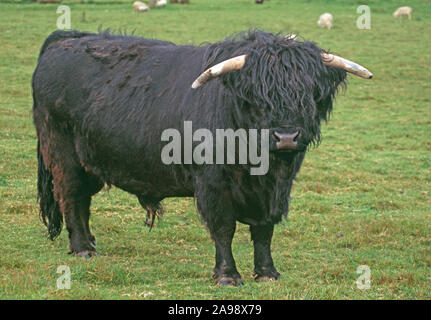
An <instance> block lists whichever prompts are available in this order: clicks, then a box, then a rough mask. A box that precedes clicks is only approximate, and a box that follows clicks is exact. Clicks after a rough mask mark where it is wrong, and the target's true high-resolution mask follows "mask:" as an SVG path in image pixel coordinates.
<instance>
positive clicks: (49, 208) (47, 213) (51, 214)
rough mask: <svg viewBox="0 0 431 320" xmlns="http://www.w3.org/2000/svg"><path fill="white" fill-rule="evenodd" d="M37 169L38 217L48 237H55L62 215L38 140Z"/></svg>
mask: <svg viewBox="0 0 431 320" xmlns="http://www.w3.org/2000/svg"><path fill="white" fill-rule="evenodd" d="M37 157H38V170H37V197H38V200H39V204H40V217H41V220H42V222H43V224H44V225H45V226H46V227H47V228H48V233H49V238H50V239H51V240H54V239H55V238H57V237H58V236H59V235H60V233H61V229H62V228H63V216H62V214H61V212H60V208H59V207H58V203H57V201H56V200H55V199H54V193H53V187H54V185H53V183H52V174H51V173H50V172H49V171H48V170H47V169H46V167H45V163H44V161H43V158H42V154H41V152H40V142H38V144H37Z"/></svg>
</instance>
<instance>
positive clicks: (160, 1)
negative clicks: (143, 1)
mask: <svg viewBox="0 0 431 320" xmlns="http://www.w3.org/2000/svg"><path fill="white" fill-rule="evenodd" d="M166 5H167V2H166V0H158V1H157V2H156V7H158V8H160V7H165V6H166Z"/></svg>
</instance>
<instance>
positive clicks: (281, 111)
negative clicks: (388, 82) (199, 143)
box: [33, 30, 346, 280]
mask: <svg viewBox="0 0 431 320" xmlns="http://www.w3.org/2000/svg"><path fill="white" fill-rule="evenodd" d="M321 52H322V49H320V48H319V47H317V46H316V45H315V44H314V43H312V42H308V41H297V40H296V39H286V38H284V37H282V36H280V35H275V34H271V33H267V32H263V31H258V30H255V31H249V32H244V33H241V34H237V35H234V36H232V37H230V38H228V39H226V40H224V41H221V42H218V43H213V44H204V45H201V46H179V45H175V44H173V43H170V42H165V41H159V40H149V39H143V38H138V37H130V36H117V35H111V34H109V33H100V34H92V33H84V32H78V31H69V32H63V31H56V32H54V33H53V34H51V35H50V36H49V37H48V38H47V40H46V41H45V43H44V45H43V47H42V49H41V52H40V57H39V61H38V65H37V68H36V71H35V73H34V76H33V97H34V107H33V112H34V123H35V126H36V129H37V135H38V140H39V145H38V153H39V183H38V191H39V198H40V206H41V215H42V218H43V220H44V221H45V223H46V224H47V225H48V230H49V233H50V236H51V238H55V237H56V236H57V235H58V234H59V233H60V231H61V222H62V219H61V217H62V216H64V217H65V220H66V226H67V228H68V231H69V237H70V238H71V250H72V251H73V252H75V253H79V252H84V251H85V252H87V251H92V250H93V247H92V246H90V245H89V243H90V244H91V245H93V242H94V236H93V235H91V233H90V231H89V227H88V217H89V205H90V200H91V196H92V195H93V194H95V193H97V192H98V191H99V190H100V189H101V188H102V186H103V185H104V184H108V185H115V186H117V187H119V188H121V189H123V190H125V191H127V192H129V193H132V194H134V195H136V196H137V197H138V198H139V201H140V203H141V204H142V205H143V207H144V208H146V209H147V210H148V212H149V213H150V215H152V216H153V217H154V216H155V215H156V214H157V212H160V210H161V206H160V201H161V200H162V199H164V198H166V197H192V196H195V197H196V202H197V207H198V211H199V212H200V214H201V215H202V218H203V221H204V222H205V224H206V225H207V226H208V228H209V230H210V232H211V235H212V237H213V239H214V240H215V241H216V247H217V248H218V249H217V250H218V251H217V255H219V257H218V258H219V260H220V259H221V260H220V261H222V260H223V259H225V260H226V259H227V260H229V258H226V257H223V255H224V253H220V252H222V251H223V249H220V248H221V247H220V248H219V247H218V245H217V241H218V240H219V239H218V238H217V232H219V231H220V230H224V231H226V230H225V229H226V225H227V224H229V225H232V223H234V222H235V221H240V222H243V223H246V224H249V225H251V226H254V227H258V226H262V227H265V226H271V228H270V229H271V231H270V232H269V233H270V234H271V236H272V227H273V225H274V224H277V223H279V222H280V221H281V219H282V217H283V215H287V213H288V205H289V195H290V190H291V187H292V183H293V180H294V178H295V175H296V174H297V172H298V170H299V168H300V166H301V163H302V161H303V158H304V155H305V152H306V149H307V147H308V146H309V145H313V144H317V143H318V142H319V141H320V125H321V121H322V120H327V119H328V115H329V113H330V112H331V110H332V103H333V100H334V96H335V94H336V92H337V88H338V87H339V86H340V85H344V84H345V79H346V73H345V71H344V70H342V69H339V68H335V67H327V66H325V65H324V64H323V63H322V60H321V58H320V54H321ZM243 54H247V59H246V63H245V66H244V67H243V68H242V69H241V70H239V71H232V72H228V73H226V74H224V75H222V76H221V77H219V78H217V79H214V80H212V81H210V82H208V83H206V84H205V85H204V86H202V87H201V88H199V89H197V90H192V89H191V84H192V82H193V81H194V80H195V78H196V77H197V76H198V75H199V74H200V73H201V72H203V71H204V70H205V69H207V68H208V67H211V66H213V65H215V64H217V63H219V62H221V61H223V60H226V59H229V58H232V57H235V56H238V55H243ZM185 120H188V121H192V123H193V128H194V129H199V128H207V129H209V130H211V131H212V132H215V129H227V128H232V129H238V128H244V129H264V128H265V129H269V130H270V131H271V132H272V131H274V130H278V131H284V132H293V131H297V130H300V132H301V139H300V141H299V148H298V150H295V151H290V152H277V151H276V150H275V142H276V140H275V139H274V138H273V137H272V135H271V141H270V146H271V153H270V164H269V171H268V173H267V174H266V175H262V176H251V175H250V172H249V171H250V166H249V165H227V164H226V165H220V164H217V165H216V164H214V165H195V164H192V165H165V164H163V163H162V161H161V157H160V155H161V150H162V148H163V146H164V145H165V144H166V142H162V141H161V134H162V132H163V130H164V129H167V128H175V129H177V130H178V131H180V132H183V122H184V121H185ZM214 136H215V134H214ZM232 221H233V222H232ZM232 236H233V234H232ZM257 237H258V236H257V235H255V236H253V232H252V238H253V239H255V238H257ZM220 241H221V242H223V241H222V240H220ZM226 241H227V242H229V240H226ZM269 241H270V240H269ZM229 243H230V242H229ZM256 250H258V249H256ZM255 253H256V252H255ZM258 255H259V254H258ZM255 260H256V257H255ZM220 261H219V262H220ZM255 262H256V261H255ZM217 263H218V262H217ZM217 263H216V268H217ZM220 263H221V264H222V262H220ZM220 263H219V264H220ZM228 264H229V263H228ZM257 264H259V262H257ZM233 268H234V266H233ZM231 269H232V268H231ZM222 273H223V272H222ZM261 273H262V272H261ZM223 274H224V275H226V274H225V273H223ZM218 276H219V280H220V277H221V276H220V275H218Z"/></svg>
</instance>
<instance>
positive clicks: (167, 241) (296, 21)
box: [0, 0, 431, 299]
mask: <svg viewBox="0 0 431 320" xmlns="http://www.w3.org/2000/svg"><path fill="white" fill-rule="evenodd" d="M191 1H192V4H190V5H183V6H182V5H170V6H168V7H166V8H163V9H154V10H152V11H150V12H148V13H142V14H137V13H134V12H133V10H132V7H131V2H132V1H123V2H122V3H121V2H118V1H117V2H115V3H110V2H109V1H104V2H103V3H97V1H94V2H91V1H84V2H86V3H81V1H79V0H75V1H64V2H63V3H64V4H68V5H70V8H71V18H72V29H78V30H87V31H97V29H98V27H99V26H102V27H103V28H108V27H110V28H111V29H116V30H118V29H122V30H128V31H132V30H135V34H136V35H139V36H144V37H153V38H159V39H165V40H170V41H174V42H176V43H179V44H186V43H191V44H200V43H202V42H205V41H217V40H221V39H223V38H225V37H226V36H228V35H230V34H232V33H234V32H238V31H242V30H246V29H249V28H252V27H257V28H262V29H264V30H267V31H273V32H283V33H295V34H299V35H300V36H302V37H303V38H304V39H307V40H313V41H315V42H317V43H318V44H319V45H320V46H321V47H322V48H325V49H330V50H331V51H333V52H335V53H336V54H338V55H341V56H344V57H346V58H349V59H351V60H354V61H357V62H358V63H361V64H363V65H364V66H366V67H367V68H369V69H370V70H371V71H372V72H373V73H374V75H375V77H374V79H373V80H371V81H366V80H362V79H359V78H356V77H352V76H349V85H348V89H347V91H346V93H344V94H340V95H339V96H338V99H337V100H336V103H335V108H334V113H333V115H332V118H331V120H330V122H329V123H328V124H327V125H324V126H323V130H322V131H323V142H322V144H321V146H320V147H319V148H317V149H311V150H310V152H309V153H308V154H307V157H306V160H305V162H304V165H303V167H302V169H301V172H300V174H299V177H298V181H297V182H296V184H295V186H294V189H293V194H292V202H291V210H290V213H289V218H288V221H285V222H284V223H283V224H281V225H279V226H277V227H276V232H275V235H274V244H273V256H274V260H275V264H276V266H277V267H278V269H279V271H280V272H281V274H282V277H281V280H280V281H278V282H273V283H255V282H254V280H253V274H252V271H253V254H252V253H253V249H252V243H251V241H250V236H249V232H248V226H246V225H238V228H237V233H236V236H235V239H234V244H233V250H234V256H235V258H236V261H237V267H238V270H239V272H240V273H241V274H242V276H243V280H244V282H245V285H244V286H242V287H238V288H232V287H219V286H215V285H214V284H213V281H212V278H211V270H212V268H213V264H214V253H215V249H214V246H213V243H212V241H211V240H210V237H209V234H208V232H207V231H206V230H205V228H204V227H203V225H202V223H201V221H200V219H199V216H198V214H197V212H196V210H195V207H194V204H193V200H192V199H179V198H178V199H177V198H172V199H166V200H164V205H165V211H166V214H165V216H164V217H163V219H162V220H160V221H159V222H158V223H157V225H156V227H155V228H153V230H152V231H151V232H149V231H148V228H146V227H145V226H144V220H145V212H144V210H143V209H141V207H140V206H139V204H138V201H137V199H136V198H135V197H133V196H131V195H129V194H127V193H125V192H122V191H121V190H118V189H115V188H113V189H111V190H109V191H108V190H103V191H102V192H100V193H99V194H98V195H97V196H96V197H94V200H93V205H92V213H93V214H92V219H91V225H92V229H93V232H94V233H95V235H96V238H97V240H98V252H99V256H98V257H96V258H93V259H90V260H86V259H80V258H76V257H73V256H70V255H67V254H66V252H67V245H68V241H67V233H66V232H65V230H64V231H63V233H62V235H61V236H60V238H59V239H57V240H56V241H55V242H50V241H49V240H47V237H46V229H45V227H44V226H43V225H42V223H41V222H40V221H39V218H38V205H37V202H36V170H37V161H36V137H35V130H34V127H33V124H32V115H31V107H32V97H31V86H30V79H31V75H32V73H33V71H34V68H35V66H36V61H37V56H38V53H39V48H40V46H41V45H42V42H43V41H44V39H45V38H46V37H47V36H48V34H49V33H51V32H52V31H54V30H55V29H56V21H57V17H58V16H59V15H58V14H57V13H56V9H57V6H58V5H54V4H51V5H43V4H38V3H13V1H12V2H10V3H0V12H1V13H0V17H1V19H0V299H130V298H131V299H431V212H430V209H431V169H430V167H431V73H430V61H431V37H430V34H431V6H430V4H429V1H428V0H409V1H407V2H408V4H409V5H410V6H412V7H413V19H412V20H411V21H409V20H401V21H396V20H394V18H393V17H392V13H393V11H395V9H396V8H397V7H398V6H400V5H405V3H406V2H405V1H395V0H394V1H377V0H374V1H371V0H370V1H368V4H369V5H370V7H371V30H358V29H357V28H356V19H357V18H358V17H359V14H357V13H356V8H357V6H358V5H360V4H362V1H359V0H358V1H357V0H346V1H341V0H337V1H329V0H328V1H317V0H308V1H306V0H303V1H294V0H288V1H283V0H271V1H269V2H266V3H265V4H264V5H260V6H258V5H255V4H254V3H253V0H235V1H228V0H191ZM95 2H96V3H95ZM83 12H85V20H84V19H83ZM324 12H331V13H332V14H333V15H334V18H335V20H334V28H333V29H332V30H329V31H328V30H322V29H319V28H318V27H317V25H316V21H317V19H318V17H319V15H320V14H322V13H324ZM60 265H66V266H69V267H70V269H71V272H72V274H71V277H72V282H71V289H70V290H59V289H57V287H56V282H57V278H58V277H59V276H60V275H59V274H57V273H56V271H57V268H58V266H60ZM360 265H367V266H369V268H370V270H371V288H370V289H369V290H360V289H358V288H357V286H356V284H355V282H356V280H357V278H358V277H359V276H360V275H359V274H357V273H356V269H357V267H358V266H360Z"/></svg>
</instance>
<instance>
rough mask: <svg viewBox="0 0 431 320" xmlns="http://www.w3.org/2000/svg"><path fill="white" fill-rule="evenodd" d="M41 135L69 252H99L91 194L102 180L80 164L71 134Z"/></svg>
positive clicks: (98, 189) (82, 254)
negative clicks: (92, 228) (92, 223)
mask: <svg viewBox="0 0 431 320" xmlns="http://www.w3.org/2000/svg"><path fill="white" fill-rule="evenodd" d="M39 138H40V142H41V148H40V149H41V152H42V155H43V158H44V162H45V165H46V167H47V168H49V171H50V173H51V175H52V179H53V186H54V188H53V191H54V198H55V200H56V201H57V203H58V206H59V209H60V211H61V214H62V215H63V217H64V220H65V222H66V229H67V231H68V233H69V242H70V253H74V254H77V255H79V256H84V257H91V256H93V255H95V254H96V250H95V249H94V245H95V238H94V236H93V235H92V234H91V232H90V226H89V218H90V203H91V196H92V195H94V194H95V193H97V192H98V191H100V189H101V188H102V187H103V183H102V182H101V181H100V180H99V179H98V178H97V177H95V176H93V175H91V174H89V173H87V172H85V170H84V169H83V168H82V167H81V165H80V162H79V159H78V156H77V154H76V152H75V148H74V144H73V142H72V141H71V139H70V137H68V136H67V135H65V134H62V133H61V132H55V133H52V132H51V133H46V134H40V135H39Z"/></svg>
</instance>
